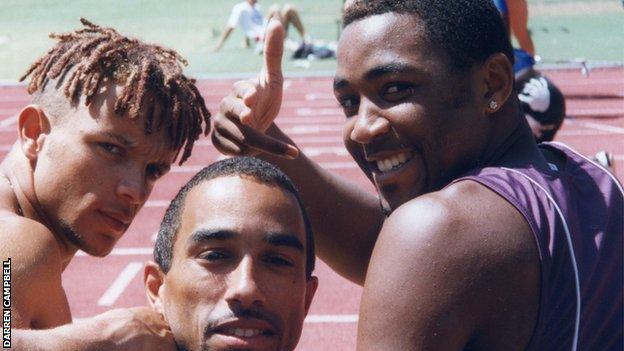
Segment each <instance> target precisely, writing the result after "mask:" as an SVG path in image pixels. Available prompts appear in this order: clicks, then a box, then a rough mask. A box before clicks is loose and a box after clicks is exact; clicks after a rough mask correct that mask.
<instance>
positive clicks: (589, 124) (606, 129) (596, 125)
mask: <svg viewBox="0 0 624 351" xmlns="http://www.w3.org/2000/svg"><path fill="white" fill-rule="evenodd" d="M570 122H572V124H576V125H579V126H582V127H586V128H591V129H595V130H600V131H603V132H609V133H615V134H624V128H622V127H616V126H612V125H609V124H604V123H594V122H583V121H570Z"/></svg>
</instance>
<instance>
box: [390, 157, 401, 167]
mask: <svg viewBox="0 0 624 351" xmlns="http://www.w3.org/2000/svg"><path fill="white" fill-rule="evenodd" d="M390 160H391V161H392V167H395V166H398V165H399V163H401V162H399V158H398V157H397V156H392V158H391V159H390Z"/></svg>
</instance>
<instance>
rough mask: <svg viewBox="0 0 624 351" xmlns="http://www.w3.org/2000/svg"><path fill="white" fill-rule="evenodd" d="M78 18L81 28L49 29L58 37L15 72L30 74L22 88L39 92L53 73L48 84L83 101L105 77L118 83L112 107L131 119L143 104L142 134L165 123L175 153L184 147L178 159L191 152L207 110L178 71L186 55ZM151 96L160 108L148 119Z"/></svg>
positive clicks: (206, 124) (192, 85)
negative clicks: (26, 85)
mask: <svg viewBox="0 0 624 351" xmlns="http://www.w3.org/2000/svg"><path fill="white" fill-rule="evenodd" d="M80 21H81V22H82V24H83V25H84V28H82V29H78V30H75V31H73V32H70V33H62V34H58V33H52V34H50V38H52V39H57V40H58V43H56V45H55V46H54V47H53V48H52V49H51V50H50V51H49V52H48V53H47V54H45V55H43V56H41V57H40V58H39V59H38V60H37V61H35V63H33V64H32V65H31V66H30V68H29V69H28V70H27V71H26V73H25V74H24V75H23V76H22V77H21V78H20V81H23V80H24V79H26V77H28V76H31V80H30V83H29V84H28V93H29V94H35V93H36V94H45V93H46V92H47V90H46V86H47V85H48V82H49V81H51V80H54V79H57V81H56V84H54V85H53V88H54V89H57V90H60V89H61V88H63V93H64V94H65V97H66V98H67V100H68V101H69V102H70V103H71V104H77V103H78V102H79V100H80V97H81V96H84V97H85V105H86V106H89V105H90V104H91V103H92V102H93V99H94V98H95V97H96V96H97V95H98V93H99V90H100V87H101V86H102V85H103V84H104V83H105V82H107V81H112V82H115V83H117V84H120V85H123V90H122V92H121V94H120V96H119V97H118V98H117V101H116V102H115V113H116V114H118V115H120V116H122V115H125V114H127V115H128V117H129V118H132V119H134V118H138V117H139V116H140V115H141V113H142V111H143V110H144V109H147V118H146V121H145V134H146V135H147V134H151V133H152V131H153V130H154V129H155V130H159V129H160V128H162V127H165V128H166V130H167V132H168V133H167V134H168V136H169V139H170V146H171V149H172V150H176V151H178V153H179V152H180V151H181V150H182V149H183V150H184V151H183V152H182V156H181V157H180V164H182V163H183V162H184V161H185V160H186V159H188V158H189V156H191V152H192V150H193V144H194V142H195V141H196V140H197V139H198V138H199V135H200V134H201V133H202V129H203V133H204V134H205V135H207V134H208V131H209V128H210V121H209V119H210V112H209V111H208V109H207V108H206V104H205V102H204V98H203V97H202V96H201V94H200V93H199V90H198V89H197V87H196V86H195V80H194V79H190V78H187V77H186V76H185V75H184V74H183V72H182V65H187V61H186V60H185V59H184V58H183V57H182V56H180V55H179V54H178V53H177V52H175V51H173V50H171V49H167V48H164V47H162V46H160V45H155V44H146V43H144V42H142V41H140V40H138V39H133V38H129V37H126V36H124V35H122V34H120V33H118V32H117V31H116V30H114V29H113V28H106V27H101V26H98V25H96V24H93V23H91V22H89V21H87V20H86V19H84V18H81V19H80ZM50 85H52V84H50ZM148 92H149V93H151V94H147V93H148ZM35 96H37V95H35ZM156 102H158V103H159V107H160V113H159V120H157V121H154V115H155V114H156V113H155V108H156ZM202 124H203V125H204V128H202ZM176 158H177V155H176Z"/></svg>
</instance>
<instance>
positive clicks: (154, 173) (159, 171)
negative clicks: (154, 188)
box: [146, 165, 168, 179]
mask: <svg viewBox="0 0 624 351" xmlns="http://www.w3.org/2000/svg"><path fill="white" fill-rule="evenodd" d="M167 171H168V169H166V167H162V166H159V165H148V166H147V169H146V174H147V177H148V178H150V179H158V178H160V177H162V176H164V175H165V173H167Z"/></svg>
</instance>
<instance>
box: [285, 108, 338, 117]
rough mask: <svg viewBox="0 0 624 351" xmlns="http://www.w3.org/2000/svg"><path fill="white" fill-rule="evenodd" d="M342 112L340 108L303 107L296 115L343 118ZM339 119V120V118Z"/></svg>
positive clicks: (297, 110)
mask: <svg viewBox="0 0 624 351" xmlns="http://www.w3.org/2000/svg"><path fill="white" fill-rule="evenodd" d="M342 113H343V112H342V110H340V109H339V108H338V107H334V108H330V107H325V108H310V107H302V108H298V109H296V110H295V114H296V115H297V116H315V117H318V116H333V117H339V116H342ZM337 119H338V118H337Z"/></svg>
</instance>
